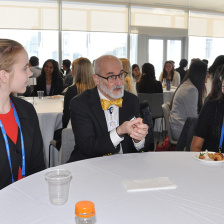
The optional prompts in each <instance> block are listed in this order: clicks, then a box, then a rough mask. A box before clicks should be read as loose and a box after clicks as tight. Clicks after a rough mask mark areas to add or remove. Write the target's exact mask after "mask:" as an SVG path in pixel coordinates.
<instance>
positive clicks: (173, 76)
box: [159, 61, 180, 87]
mask: <svg viewBox="0 0 224 224" xmlns="http://www.w3.org/2000/svg"><path fill="white" fill-rule="evenodd" d="M163 79H166V80H167V79H169V80H171V84H172V86H175V87H178V86H179V85H180V74H179V73H178V72H177V71H174V67H173V64H172V62H170V61H166V62H165V64H164V66H163V71H162V72H161V74H160V77H159V81H160V82H163Z"/></svg>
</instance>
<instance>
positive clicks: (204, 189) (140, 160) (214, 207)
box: [0, 152, 224, 224]
mask: <svg viewBox="0 0 224 224" xmlns="http://www.w3.org/2000/svg"><path fill="white" fill-rule="evenodd" d="M192 155H193V153H192V152H149V153H140V154H138V153H134V154H126V155H114V156H107V157H100V158H95V159H89V160H84V161H79V162H74V163H70V164H65V165H62V166H60V168H65V169H68V170H70V171H71V173H72V180H71V186H70V195H69V200H68V202H67V204H65V205H61V206H54V205H51V204H50V202H49V199H48V189H47V183H46V181H45V180H44V174H45V173H46V172H47V170H45V171H42V172H40V173H37V174H34V175H32V176H30V177H26V178H25V179H22V180H20V181H18V182H16V183H14V184H12V185H10V186H8V187H6V188H5V189H3V190H1V191H0V202H1V203H0V217H1V223H4V224H13V223H16V224H70V223H75V221H74V216H75V214H74V209H75V203H76V202H78V201H80V200H90V201H93V202H94V203H95V208H96V219H97V222H96V224H140V223H141V224H149V223H153V224H161V223H166V224H199V223H201V224H217V223H219V224H222V223H223V220H224V194H223V192H222V190H223V186H224V178H223V172H224V163H222V164H215V165H209V164H204V163H202V162H200V161H198V160H195V159H193V158H192ZM51 169H52V168H51ZM156 177H168V178H169V179H170V180H171V181H172V182H173V183H174V184H176V185H177V188H176V189H172V190H158V191H144V192H131V193H128V192H127V191H126V189H125V188H124V186H123V184H122V182H123V180H136V179H140V180H141V179H152V178H156Z"/></svg>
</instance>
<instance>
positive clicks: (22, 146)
mask: <svg viewBox="0 0 224 224" xmlns="http://www.w3.org/2000/svg"><path fill="white" fill-rule="evenodd" d="M10 103H11V106H12V109H13V113H14V117H15V120H16V123H17V125H18V127H19V130H20V138H21V148H22V177H25V148H24V141H23V134H22V130H21V126H20V121H19V117H18V114H17V112H16V109H15V107H14V105H13V103H12V101H11V99H10ZM0 127H1V131H2V134H3V137H4V140H5V147H6V152H7V156H8V160H9V166H10V170H11V174H12V183H13V182H15V181H14V178H13V173H12V164H11V156H10V149H9V142H8V138H7V135H6V132H5V129H4V126H3V124H2V122H1V120H0Z"/></svg>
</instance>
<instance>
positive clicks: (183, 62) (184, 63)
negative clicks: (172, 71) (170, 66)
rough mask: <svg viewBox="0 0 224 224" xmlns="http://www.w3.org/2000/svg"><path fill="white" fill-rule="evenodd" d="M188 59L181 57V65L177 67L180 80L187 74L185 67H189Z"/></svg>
mask: <svg viewBox="0 0 224 224" xmlns="http://www.w3.org/2000/svg"><path fill="white" fill-rule="evenodd" d="M187 64H188V61H187V60H186V59H181V60H180V63H179V65H180V67H178V68H177V69H176V71H177V72H178V73H179V74H180V81H182V80H183V79H184V76H185V74H186V70H185V68H186V67H187Z"/></svg>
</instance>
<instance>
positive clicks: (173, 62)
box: [169, 60, 175, 69]
mask: <svg viewBox="0 0 224 224" xmlns="http://www.w3.org/2000/svg"><path fill="white" fill-rule="evenodd" d="M169 61H170V62H171V63H172V65H173V69H175V61H172V60H169Z"/></svg>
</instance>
